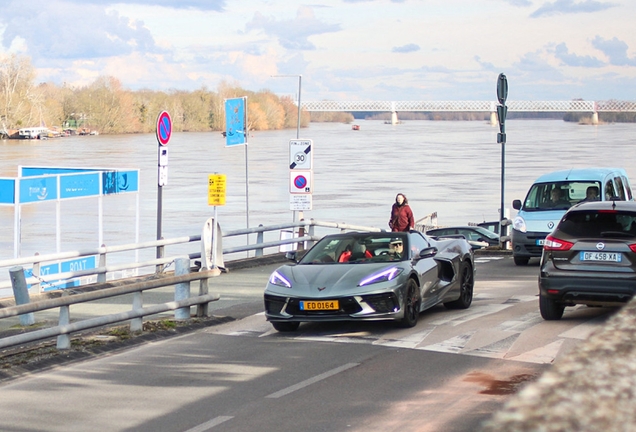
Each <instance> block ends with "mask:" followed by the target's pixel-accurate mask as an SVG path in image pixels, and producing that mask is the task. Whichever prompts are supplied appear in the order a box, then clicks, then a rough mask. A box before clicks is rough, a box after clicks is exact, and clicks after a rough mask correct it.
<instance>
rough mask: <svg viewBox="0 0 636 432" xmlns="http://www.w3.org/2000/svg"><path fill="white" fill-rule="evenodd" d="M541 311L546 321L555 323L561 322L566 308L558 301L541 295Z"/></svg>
mask: <svg viewBox="0 0 636 432" xmlns="http://www.w3.org/2000/svg"><path fill="white" fill-rule="evenodd" d="M539 310H540V311H541V316H542V317H543V319H544V320H547V321H553V320H560V319H561V317H562V316H563V311H564V310H565V306H563V305H561V304H559V303H557V302H556V301H554V300H552V299H550V298H548V297H545V296H543V295H541V294H539Z"/></svg>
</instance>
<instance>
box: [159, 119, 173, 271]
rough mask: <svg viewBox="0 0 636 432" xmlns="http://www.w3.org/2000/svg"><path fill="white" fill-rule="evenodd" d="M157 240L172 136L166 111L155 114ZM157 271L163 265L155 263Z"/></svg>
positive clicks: (161, 252) (160, 256) (161, 268)
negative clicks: (169, 144)
mask: <svg viewBox="0 0 636 432" xmlns="http://www.w3.org/2000/svg"><path fill="white" fill-rule="evenodd" d="M156 135H157V144H158V148H157V240H161V237H162V231H161V230H162V226H161V219H162V211H163V208H162V207H163V203H162V201H163V185H165V184H167V183H168V142H169V141H170V137H171V136H172V119H171V118H170V114H168V112H167V111H162V112H160V113H159V115H158V116H157V128H156ZM157 258H163V246H157ZM156 269H157V272H161V271H162V270H163V265H157V267H156Z"/></svg>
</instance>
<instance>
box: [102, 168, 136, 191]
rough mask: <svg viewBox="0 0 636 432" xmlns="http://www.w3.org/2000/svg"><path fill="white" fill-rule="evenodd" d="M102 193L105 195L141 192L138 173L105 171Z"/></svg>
mask: <svg viewBox="0 0 636 432" xmlns="http://www.w3.org/2000/svg"><path fill="white" fill-rule="evenodd" d="M102 189H103V190H102V193H103V194H104V195H109V194H115V193H124V192H137V191H138V190H139V173H138V171H104V172H103V173H102Z"/></svg>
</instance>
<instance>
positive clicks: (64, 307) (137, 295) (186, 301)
mask: <svg viewBox="0 0 636 432" xmlns="http://www.w3.org/2000/svg"><path fill="white" fill-rule="evenodd" d="M315 227H322V228H330V229H339V230H341V231H346V230H364V231H383V230H381V229H378V228H373V227H364V226H359V225H349V224H342V223H333V222H318V221H314V220H313V219H312V220H310V221H300V222H294V223H288V224H279V225H272V226H262V225H261V226H259V227H256V228H248V229H242V230H236V231H231V232H227V233H225V234H224V235H223V237H224V238H225V237H233V236H240V235H249V234H257V240H256V243H254V244H251V245H249V244H248V245H245V246H237V247H231V248H227V249H223V253H224V254H231V253H235V252H241V251H247V250H255V251H257V253H256V254H257V256H259V255H260V256H262V254H263V251H264V250H265V249H267V248H271V247H278V246H281V245H289V244H298V245H299V246H300V245H303V247H304V245H305V243H307V244H311V243H313V242H314V241H316V240H319V239H320V238H321V236H317V235H315V232H314V230H315ZM289 228H299V232H298V236H297V237H294V238H289V239H282V240H275V241H267V242H266V241H264V238H263V235H264V233H265V232H268V231H280V230H285V229H289ZM305 230H307V231H308V234H307V235H305V233H304V232H305ZM197 241H198V242H200V241H201V236H189V237H179V238H174V239H165V240H157V241H150V242H144V243H136V244H128V245H121V246H110V247H106V246H103V247H100V248H97V249H87V250H83V251H73V252H63V253H57V254H47V255H34V256H32V257H24V258H16V259H12V260H5V261H0V268H2V267H11V270H10V272H11V274H12V276H15V275H19V276H20V281H18V282H16V280H12V281H11V282H13V285H14V286H13V289H14V292H15V293H16V301H17V300H18V299H28V297H29V296H28V293H26V290H27V288H26V287H27V282H30V283H32V284H33V285H32V287H31V290H33V291H34V292H37V293H39V292H40V283H41V282H47V281H52V280H59V279H66V278H69V279H70V278H78V277H83V276H86V275H97V277H98V283H97V284H93V285H92V286H91V289H92V290H91V291H90V292H82V293H74V294H71V295H63V296H62V297H59V298H55V299H47V300H41V301H37V302H33V303H30V302H29V303H24V304H19V305H16V306H10V307H5V308H0V319H2V318H9V317H15V316H20V318H21V323H22V322H23V320H22V318H27V314H31V313H33V312H38V311H44V310H48V309H54V308H60V318H59V322H58V325H57V326H55V327H50V328H46V329H41V330H34V331H29V332H26V333H21V334H18V335H14V336H9V337H5V338H2V339H0V349H2V348H7V347H10V346H15V345H20V344H24V343H28V342H34V341H38V340H42V339H47V338H51V337H55V336H57V338H58V341H57V347H58V349H68V348H70V338H69V336H68V335H69V334H70V333H73V332H77V331H81V330H87V329H91V328H95V327H100V326H104V325H108V324H113V323H116V322H122V321H127V320H131V323H130V328H131V331H140V330H141V329H142V321H141V319H142V317H144V316H148V315H154V314H158V313H161V312H167V311H170V310H182V311H183V310H184V308H188V307H189V306H193V305H198V308H197V316H206V315H207V304H208V303H209V302H212V301H216V300H219V298H220V296H219V295H218V294H208V284H207V280H208V279H209V278H210V277H213V276H218V275H219V273H220V272H219V270H218V269H213V270H202V271H199V272H196V273H187V274H179V275H175V276H161V272H157V274H156V275H155V276H156V277H155V278H154V279H152V280H146V281H142V282H135V283H125V284H122V285H121V286H118V287H111V285H110V284H112V282H111V283H110V284H105V281H106V275H107V274H108V273H109V272H113V271H116V270H119V269H138V268H141V267H148V266H162V267H161V268H162V269H163V265H165V264H168V263H171V262H175V261H176V263H177V266H176V267H177V269H176V270H177V271H179V272H183V269H184V268H187V269H188V271H189V270H190V265H189V264H190V261H191V260H192V259H196V258H200V257H201V252H193V253H190V254H187V256H184V255H180V256H175V257H165V258H163V257H162V258H157V259H153V260H147V261H143V262H135V263H128V264H122V265H111V266H109V265H106V257H107V254H109V253H110V254H113V253H117V252H122V251H130V250H139V249H144V248H156V247H165V246H168V245H176V244H184V243H185V244H189V243H192V242H197ZM248 241H249V236H248ZM162 252H163V250H162ZM93 255H99V263H100V264H99V266H98V267H97V268H94V269H86V270H81V271H71V272H65V273H59V274H54V275H48V276H46V275H39V274H36V270H39V266H40V265H41V264H42V263H43V262H49V261H56V260H63V259H68V258H77V257H83V256H93ZM23 264H32V265H33V274H34V276H32V277H29V278H26V277H23V275H24V271H23V269H22V267H19V266H20V265H23ZM194 280H200V281H201V284H200V288H199V295H198V296H194V297H188V298H183V299H181V300H178V301H173V302H168V303H163V304H157V305H152V306H148V307H142V300H141V293H142V292H143V291H144V290H148V289H153V288H159V287H164V286H170V285H175V287H178V286H179V285H180V284H188V289H187V293H188V296H189V283H190V282H191V281H194ZM122 281H124V280H123V279H120V280H119V282H122ZM16 285H20V286H21V287H16ZM100 285H101V286H100ZM20 288H22V290H21V291H24V292H25V294H24V295H18V291H20ZM86 288H87V286H85V287H83V289H84V290H85V289H86ZM131 293H132V294H133V296H134V297H133V302H132V303H133V304H132V310H130V311H127V312H122V313H117V314H110V315H104V316H99V317H95V318H91V319H86V320H82V321H78V322H74V323H71V322H70V311H69V306H70V305H72V304H78V303H84V302H88V301H94V300H99V299H104V298H109V297H115V296H121V295H125V294H131ZM65 294H66V293H65ZM175 298H177V296H176V290H175ZM21 303H23V302H22V301H21ZM186 313H187V315H185V317H187V318H189V317H190V314H189V309H187V312H186ZM182 316H183V315H182ZM187 318H184V319H187ZM25 322H27V320H25ZM23 325H25V324H23Z"/></svg>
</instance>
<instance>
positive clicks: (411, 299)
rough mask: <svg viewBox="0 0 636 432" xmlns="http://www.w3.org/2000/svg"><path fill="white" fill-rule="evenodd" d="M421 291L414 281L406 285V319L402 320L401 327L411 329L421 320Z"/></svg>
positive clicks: (409, 281)
mask: <svg viewBox="0 0 636 432" xmlns="http://www.w3.org/2000/svg"><path fill="white" fill-rule="evenodd" d="M420 304H421V300H420V290H419V287H418V286H417V283H416V282H415V281H414V280H413V279H409V280H408V282H407V283H406V294H405V297H404V317H403V318H402V319H401V320H400V322H399V323H400V327H403V328H410V327H415V326H416V325H417V320H418V319H419V318H420Z"/></svg>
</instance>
